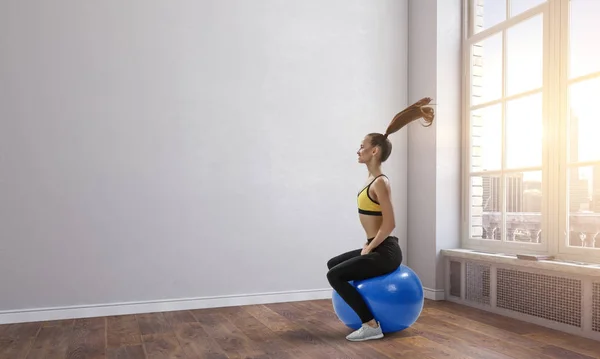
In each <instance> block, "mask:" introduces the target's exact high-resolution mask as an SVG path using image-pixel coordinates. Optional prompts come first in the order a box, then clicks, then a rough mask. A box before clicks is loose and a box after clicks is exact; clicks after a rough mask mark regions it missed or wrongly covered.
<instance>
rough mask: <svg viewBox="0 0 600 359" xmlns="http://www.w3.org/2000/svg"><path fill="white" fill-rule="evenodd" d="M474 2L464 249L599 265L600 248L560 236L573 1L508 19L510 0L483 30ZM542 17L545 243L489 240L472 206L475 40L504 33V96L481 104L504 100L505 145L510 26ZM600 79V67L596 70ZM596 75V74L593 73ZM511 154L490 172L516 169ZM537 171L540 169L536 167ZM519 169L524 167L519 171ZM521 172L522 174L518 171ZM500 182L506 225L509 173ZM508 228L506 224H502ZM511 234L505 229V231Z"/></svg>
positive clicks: (466, 16)
mask: <svg viewBox="0 0 600 359" xmlns="http://www.w3.org/2000/svg"><path fill="white" fill-rule="evenodd" d="M475 1H476V0H463V29H462V49H461V52H462V71H463V76H462V83H461V92H462V95H463V102H462V135H463V144H464V145H463V151H462V166H461V167H462V168H461V179H462V186H461V188H462V193H461V199H462V201H461V202H462V203H461V212H462V213H461V239H462V241H461V247H462V248H464V249H472V250H479V251H488V252H498V253H507V254H516V253H528V254H547V255H553V256H555V257H556V258H557V259H564V260H579V261H586V262H594V263H600V248H595V249H592V248H585V247H571V246H569V245H568V243H567V240H568V237H567V236H565V235H561V233H565V231H566V227H567V224H568V220H569V213H568V207H567V205H568V197H567V195H568V188H567V175H568V168H569V166H568V162H567V160H568V156H567V154H568V151H567V141H568V135H567V133H568V132H567V131H566V129H567V128H568V125H569V121H568V113H569V103H568V89H569V81H568V68H569V66H568V59H569V41H568V40H569V33H568V30H569V2H570V0H546V1H545V2H544V3H542V4H539V5H537V6H534V7H532V8H531V9H528V10H526V11H524V12H522V13H520V14H518V15H515V16H513V17H509V16H508V15H509V14H510V11H509V10H510V9H509V6H510V0H507V16H506V20H504V21H503V22H501V23H499V24H496V25H494V26H491V27H489V28H486V29H483V30H481V31H479V32H478V33H475ZM540 14H541V15H542V18H543V64H544V65H543V66H544V72H543V80H542V81H543V84H542V89H541V94H542V99H543V100H542V113H543V114H542V122H543V129H544V133H543V139H544V140H543V142H542V166H541V170H542V203H541V207H542V212H541V216H542V217H541V229H542V233H543V236H542V241H541V243H527V242H509V241H504V240H500V241H498V240H486V239H479V238H472V237H471V219H472V218H471V209H472V201H473V197H472V185H471V177H472V173H473V172H472V166H471V159H472V157H471V156H472V155H471V152H472V143H471V142H472V137H471V112H472V107H473V106H471V101H472V98H471V89H472V87H471V82H472V69H473V66H472V56H471V53H472V47H473V45H474V44H477V43H479V42H481V41H482V40H484V39H486V38H489V37H490V36H493V35H497V34H498V33H500V34H503V35H502V37H503V42H502V58H503V61H502V66H503V67H502V80H503V82H502V87H503V89H502V96H501V98H500V99H499V100H497V101H493V102H487V101H486V102H485V104H484V103H481V104H477V106H476V107H477V108H481V107H487V106H484V105H486V104H487V105H491V104H494V103H500V104H502V106H503V112H502V113H503V116H502V124H503V129H502V143H503V146H504V143H505V133H504V123H505V115H504V106H505V103H506V101H507V96H506V95H505V87H506V83H505V82H506V30H507V29H509V28H511V27H513V26H515V25H517V24H520V23H522V22H523V21H527V20H529V19H531V18H534V17H535V16H538V15H540ZM596 75H597V76H598V78H600V71H599V72H598V73H596ZM593 77H596V76H593ZM532 93H539V89H537V90H533V91H527V92H525V93H523V94H519V95H516V96H508V99H515V98H520V97H523V96H526V95H527V94H532ZM505 157H506V150H505V148H503V149H502V158H503V166H502V167H503V168H502V171H501V172H500V171H498V172H496V171H494V172H492V171H490V174H492V173H498V174H504V173H510V172H513V170H512V169H508V171H507V172H505V170H506V168H505V167H504V164H505V163H504V162H505V161H504V158H505ZM536 170H537V169H536ZM519 171H520V170H519ZM517 173H518V172H517ZM502 178H503V180H502V181H501V187H500V188H501V192H502V195H501V202H500V203H501V207H502V210H501V214H502V225H503V227H504V226H505V223H506V221H505V214H506V210H505V209H506V208H505V205H504V201H505V191H504V188H503V187H504V185H505V177H502ZM503 229H504V228H503ZM502 233H506V231H504V230H503V231H502Z"/></svg>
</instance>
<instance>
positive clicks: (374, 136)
mask: <svg viewBox="0 0 600 359" xmlns="http://www.w3.org/2000/svg"><path fill="white" fill-rule="evenodd" d="M430 102H431V98H430V97H424V98H422V99H420V100H419V101H417V102H415V103H414V104H412V105H410V106H409V107H407V108H405V109H404V110H402V111H400V112H399V113H398V114H396V116H394V118H393V119H392V121H391V122H390V124H389V126H388V128H387V129H386V130H385V133H384V134H381V133H376V132H374V133H369V134H368V136H369V138H370V139H371V146H379V148H380V149H381V162H385V161H386V160H387V159H388V158H389V157H390V154H391V153H392V143H391V142H390V140H388V136H389V135H391V134H392V133H394V132H397V131H399V130H400V129H401V128H402V127H404V126H406V125H408V124H409V123H411V122H413V121H414V120H417V119H419V118H423V119H424V120H425V124H423V126H424V127H429V126H431V123H432V122H433V118H434V117H435V111H434V110H433V108H431V107H423V106H425V105H428V104H429V103H430Z"/></svg>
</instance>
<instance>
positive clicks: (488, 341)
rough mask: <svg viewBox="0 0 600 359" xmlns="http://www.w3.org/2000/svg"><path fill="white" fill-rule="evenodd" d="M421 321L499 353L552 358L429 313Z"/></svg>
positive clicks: (544, 358)
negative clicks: (508, 343)
mask: <svg viewBox="0 0 600 359" xmlns="http://www.w3.org/2000/svg"><path fill="white" fill-rule="evenodd" d="M419 323H421V324H425V325H429V326H435V328H436V329H437V330H439V331H440V332H442V333H444V334H446V335H449V336H453V337H458V338H461V339H463V340H465V341H466V342H468V343H470V344H471V345H474V346H479V347H483V348H486V349H489V350H492V351H495V352H498V353H502V354H505V355H508V356H512V357H513V358H536V359H549V358H550V357H548V356H547V355H544V354H543V353H542V352H541V351H540V350H534V349H530V348H526V347H522V346H518V345H513V344H512V343H511V345H506V344H507V342H506V341H504V340H502V339H498V338H495V337H492V336H489V335H486V334H485V333H480V332H477V331H475V330H471V329H469V328H465V327H463V326H460V325H457V324H454V323H450V322H447V321H444V320H440V319H439V318H435V317H430V316H427V314H424V315H422V316H421V317H420V318H419Z"/></svg>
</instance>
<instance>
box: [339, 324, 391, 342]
mask: <svg viewBox="0 0 600 359" xmlns="http://www.w3.org/2000/svg"><path fill="white" fill-rule="evenodd" d="M381 338H383V332H382V331H381V325H379V322H377V328H373V327H372V326H370V325H368V324H366V323H365V324H363V325H362V327H360V328H359V329H357V330H356V331H354V332H352V333H350V334H348V336H347V337H346V339H348V340H350V341H352V342H362V341H364V340H371V339H381Z"/></svg>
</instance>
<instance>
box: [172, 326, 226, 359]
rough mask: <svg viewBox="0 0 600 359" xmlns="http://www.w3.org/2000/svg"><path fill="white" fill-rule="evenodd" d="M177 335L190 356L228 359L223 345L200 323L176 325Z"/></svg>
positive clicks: (199, 358) (184, 350)
mask: <svg viewBox="0 0 600 359" xmlns="http://www.w3.org/2000/svg"><path fill="white" fill-rule="evenodd" d="M173 328H174V331H175V337H176V338H177V340H178V341H179V344H180V345H181V349H182V350H183V352H184V353H185V355H186V356H187V357H188V358H198V359H227V355H226V354H225V352H224V351H223V349H221V347H220V346H219V345H218V344H217V342H215V340H214V339H212V338H211V337H210V336H209V335H208V333H206V331H205V330H204V329H203V328H202V324H200V323H181V324H176V325H175V326H174V327H173Z"/></svg>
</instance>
